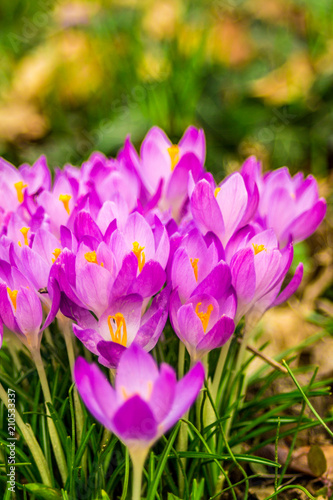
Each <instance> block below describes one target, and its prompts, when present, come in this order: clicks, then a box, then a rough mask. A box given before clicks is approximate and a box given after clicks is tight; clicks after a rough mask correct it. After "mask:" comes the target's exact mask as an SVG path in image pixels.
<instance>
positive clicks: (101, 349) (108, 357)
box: [96, 340, 127, 368]
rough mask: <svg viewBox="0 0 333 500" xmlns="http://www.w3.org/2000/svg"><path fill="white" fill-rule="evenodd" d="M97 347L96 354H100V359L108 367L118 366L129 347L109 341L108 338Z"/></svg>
mask: <svg viewBox="0 0 333 500" xmlns="http://www.w3.org/2000/svg"><path fill="white" fill-rule="evenodd" d="M96 349H97V352H96V354H99V355H100V356H99V358H98V361H99V362H100V363H101V364H102V365H104V366H107V367H108V368H117V367H118V364H119V360H120V358H121V356H122V355H123V354H124V352H125V351H126V350H127V348H126V347H124V346H123V345H121V344H117V343H116V342H108V341H106V340H101V341H100V342H98V344H97V348H96Z"/></svg>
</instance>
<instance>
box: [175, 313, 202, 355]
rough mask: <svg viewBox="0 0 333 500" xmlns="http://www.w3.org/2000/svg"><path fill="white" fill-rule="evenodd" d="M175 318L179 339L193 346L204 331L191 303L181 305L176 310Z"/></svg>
mask: <svg viewBox="0 0 333 500" xmlns="http://www.w3.org/2000/svg"><path fill="white" fill-rule="evenodd" d="M177 319H178V325H179V335H180V339H181V340H182V341H183V342H184V343H186V344H187V345H189V346H192V347H195V346H196V345H197V344H198V343H199V342H200V340H201V339H202V338H203V336H204V334H205V332H204V329H203V326H202V323H201V321H200V318H199V317H198V315H197V314H196V313H195V311H194V308H193V305H192V304H186V305H185V306H182V307H181V308H180V309H179V311H178V314H177ZM176 333H177V332H176Z"/></svg>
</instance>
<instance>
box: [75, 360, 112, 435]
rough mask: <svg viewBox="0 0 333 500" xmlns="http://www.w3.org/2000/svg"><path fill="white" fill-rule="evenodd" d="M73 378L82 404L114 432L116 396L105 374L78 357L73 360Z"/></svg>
mask: <svg viewBox="0 0 333 500" xmlns="http://www.w3.org/2000/svg"><path fill="white" fill-rule="evenodd" d="M74 380H75V383H76V387H77V390H78V392H79V394H80V396H81V398H82V399H83V402H84V404H85V405H86V406H87V408H88V410H89V411H90V412H91V413H92V414H93V415H94V417H95V418H96V419H97V420H98V421H99V422H101V423H102V424H103V425H104V426H105V427H107V428H108V429H110V430H111V431H112V432H114V430H115V428H114V425H113V423H112V417H113V416H114V414H115V412H116V411H117V409H118V405H117V398H116V394H115V391H114V389H113V388H112V387H111V385H110V383H109V382H108V380H107V378H106V377H105V375H104V374H103V373H102V372H101V370H100V369H99V368H98V367H97V365H95V364H92V365H90V364H89V363H87V361H85V360H84V359H83V358H81V357H79V358H78V359H77V360H76V362H75V367H74Z"/></svg>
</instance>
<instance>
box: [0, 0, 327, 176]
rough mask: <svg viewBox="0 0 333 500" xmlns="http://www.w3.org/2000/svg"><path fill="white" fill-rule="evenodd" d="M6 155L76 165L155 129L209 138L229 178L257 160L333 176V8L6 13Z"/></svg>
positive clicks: (209, 2)
mask: <svg viewBox="0 0 333 500" xmlns="http://www.w3.org/2000/svg"><path fill="white" fill-rule="evenodd" d="M0 63H1V64H0V155H1V156H4V157H5V158H7V159H8V160H10V161H12V162H13V163H15V164H16V165H18V164H20V163H22V162H26V161H28V162H33V161H34V160H35V159H36V158H37V157H38V156H39V155H40V154H42V153H44V154H46V155H47V158H48V162H49V165H50V166H52V167H54V166H62V165H63V164H65V163H67V162H70V163H72V164H75V165H79V164H80V163H81V162H82V161H83V160H85V159H86V158H87V157H88V156H89V154H90V153H91V152H92V151H93V150H96V149H98V150H101V151H102V152H104V153H105V154H107V155H115V154H116V152H117V150H118V149H119V147H120V146H121V144H122V143H123V141H124V139H125V136H126V135H127V134H131V137H132V140H133V142H134V143H135V145H136V146H139V144H140V142H141V141H142V139H143V137H144V135H145V134H146V132H147V130H148V129H149V127H151V126H152V125H159V126H160V127H162V128H164V129H165V131H166V132H167V134H168V135H169V136H170V137H171V139H172V140H173V141H175V142H177V141H178V140H179V138H180V136H181V135H182V133H183V131H184V129H185V128H186V127H187V126H188V125H189V124H195V125H197V126H199V127H202V128H203V129H204V130H205V133H206V137H207V145H208V153H207V168H208V169H209V170H211V171H213V172H214V173H215V175H216V177H217V181H220V180H221V178H222V176H223V175H224V173H228V172H230V171H232V170H234V168H236V166H238V164H239V162H241V161H242V160H243V159H244V158H246V157H247V156H248V155H250V154H256V155H257V156H258V157H259V158H261V159H262V160H263V161H264V162H265V165H266V168H267V167H269V168H276V167H280V166H282V165H288V166H289V167H290V169H291V171H292V172H295V171H297V170H299V169H302V170H304V171H305V172H312V173H313V174H315V175H317V176H319V177H327V176H328V175H329V173H330V169H331V168H332V165H333V2H332V0H269V1H267V0H244V1H243V0H201V1H199V0H192V1H186V0H184V1H180V0H155V1H153V0H140V1H136V0H118V1H112V0H96V1H89V0H84V1H83V0H74V1H70V0H30V1H29V2H26V1H25V0H11V1H10V2H7V1H3V2H1V4H0Z"/></svg>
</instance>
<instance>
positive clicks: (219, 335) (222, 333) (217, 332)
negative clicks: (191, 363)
mask: <svg viewBox="0 0 333 500" xmlns="http://www.w3.org/2000/svg"><path fill="white" fill-rule="evenodd" d="M234 330H235V323H234V321H233V320H232V319H231V318H228V317H227V316H223V317H222V318H221V319H219V320H218V321H217V322H216V323H215V325H214V326H213V328H212V329H211V330H210V331H209V332H207V333H206V335H205V336H204V338H203V339H202V340H201V341H200V342H199V344H198V345H197V351H202V352H203V353H204V352H207V351H211V350H212V349H215V348H217V347H221V346H223V345H224V344H225V343H226V342H227V341H228V340H229V339H230V337H231V335H232V334H233V332H234Z"/></svg>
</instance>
